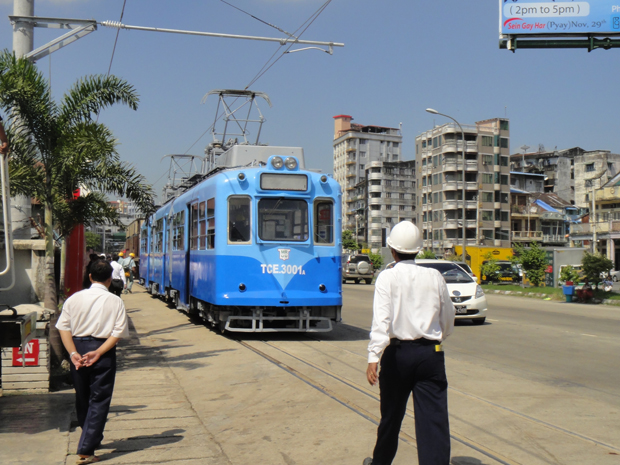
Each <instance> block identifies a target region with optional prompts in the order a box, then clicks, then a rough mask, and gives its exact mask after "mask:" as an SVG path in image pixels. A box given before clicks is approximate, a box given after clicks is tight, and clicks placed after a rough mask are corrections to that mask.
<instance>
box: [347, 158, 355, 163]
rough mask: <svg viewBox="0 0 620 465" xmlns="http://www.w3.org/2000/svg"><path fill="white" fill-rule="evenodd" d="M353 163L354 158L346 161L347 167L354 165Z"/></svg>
mask: <svg viewBox="0 0 620 465" xmlns="http://www.w3.org/2000/svg"><path fill="white" fill-rule="evenodd" d="M355 163H356V161H355V158H353V159H348V160H347V162H346V164H347V165H355Z"/></svg>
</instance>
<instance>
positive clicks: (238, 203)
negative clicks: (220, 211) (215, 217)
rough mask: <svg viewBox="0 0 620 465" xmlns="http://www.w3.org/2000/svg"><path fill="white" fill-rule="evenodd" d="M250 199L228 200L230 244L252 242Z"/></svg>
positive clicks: (235, 198) (236, 198)
mask: <svg viewBox="0 0 620 465" xmlns="http://www.w3.org/2000/svg"><path fill="white" fill-rule="evenodd" d="M250 224H251V223H250V198H249V197H229V198H228V242H245V243H247V242H250V241H251V236H250Z"/></svg>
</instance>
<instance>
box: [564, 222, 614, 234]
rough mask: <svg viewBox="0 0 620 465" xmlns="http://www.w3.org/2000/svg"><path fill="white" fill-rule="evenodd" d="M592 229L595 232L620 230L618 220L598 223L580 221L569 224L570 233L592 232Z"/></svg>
mask: <svg viewBox="0 0 620 465" xmlns="http://www.w3.org/2000/svg"><path fill="white" fill-rule="evenodd" d="M592 226H595V228H593V227H592ZM593 230H595V231H596V233H597V234H604V233H609V232H620V221H605V222H600V223H582V224H571V225H570V233H571V235H574V234H592V231H593Z"/></svg>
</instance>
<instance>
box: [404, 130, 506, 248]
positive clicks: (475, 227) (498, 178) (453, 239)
mask: <svg viewBox="0 0 620 465" xmlns="http://www.w3.org/2000/svg"><path fill="white" fill-rule="evenodd" d="M462 128H463V132H464V136H465V147H463V142H462V136H461V130H460V128H459V127H458V126H457V125H456V124H454V123H449V124H444V125H442V126H437V127H435V128H433V129H431V130H429V131H426V132H423V133H422V134H420V135H419V136H418V137H416V167H417V169H416V173H417V174H416V179H417V186H418V204H417V208H416V214H417V220H418V221H417V223H418V225H422V233H423V237H424V247H425V248H427V249H432V250H433V251H434V252H435V253H436V254H439V255H444V254H445V255H448V254H451V253H454V251H455V249H454V247H455V246H459V245H462V244H463V221H465V234H466V235H465V240H466V246H475V245H488V246H495V247H510V184H509V178H510V167H509V164H510V163H509V160H510V151H509V147H510V131H509V122H508V120H507V119H503V118H494V119H489V120H484V121H478V122H477V123H476V124H475V125H462ZM463 149H464V151H465V161H464V163H463V159H462V158H463V157H462V153H463ZM463 197H464V198H463ZM463 215H464V216H465V218H463Z"/></svg>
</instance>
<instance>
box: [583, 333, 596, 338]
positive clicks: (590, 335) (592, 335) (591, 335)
mask: <svg viewBox="0 0 620 465" xmlns="http://www.w3.org/2000/svg"><path fill="white" fill-rule="evenodd" d="M581 335H582V336H589V337H598V336H595V335H594V334H585V333H582V334H581Z"/></svg>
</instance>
